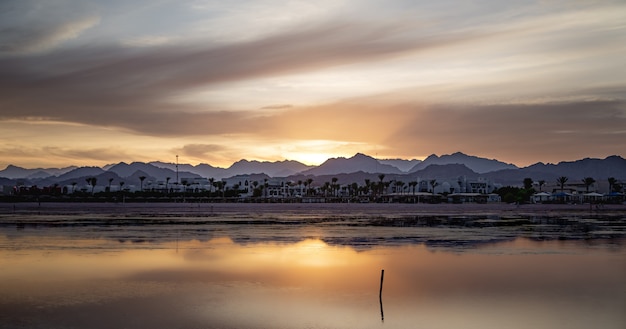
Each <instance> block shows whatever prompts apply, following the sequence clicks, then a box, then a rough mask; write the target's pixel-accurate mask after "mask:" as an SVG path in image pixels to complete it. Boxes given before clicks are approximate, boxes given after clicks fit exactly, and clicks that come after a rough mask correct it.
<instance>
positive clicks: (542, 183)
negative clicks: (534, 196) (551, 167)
mask: <svg viewBox="0 0 626 329" xmlns="http://www.w3.org/2000/svg"><path fill="white" fill-rule="evenodd" d="M538 183H539V192H543V189H542V187H543V186H544V185H546V181H545V180H540V181H539V182H538Z"/></svg>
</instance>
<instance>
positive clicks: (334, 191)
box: [331, 177, 338, 196]
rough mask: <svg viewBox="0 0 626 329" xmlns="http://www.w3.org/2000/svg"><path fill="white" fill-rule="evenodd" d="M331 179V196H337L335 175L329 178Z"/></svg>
mask: <svg viewBox="0 0 626 329" xmlns="http://www.w3.org/2000/svg"><path fill="white" fill-rule="evenodd" d="M331 181H332V182H333V185H332V187H333V189H332V190H333V196H337V190H338V188H337V187H338V186H337V181H338V179H337V177H333V178H331Z"/></svg>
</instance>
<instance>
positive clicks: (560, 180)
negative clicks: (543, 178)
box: [556, 176, 568, 193]
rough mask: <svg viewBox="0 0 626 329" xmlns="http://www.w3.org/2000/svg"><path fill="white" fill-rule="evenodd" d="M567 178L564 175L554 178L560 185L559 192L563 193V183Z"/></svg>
mask: <svg viewBox="0 0 626 329" xmlns="http://www.w3.org/2000/svg"><path fill="white" fill-rule="evenodd" d="M567 181H568V178H567V177H565V176H561V177H559V178H557V179H556V182H557V183H558V184H559V185H560V186H561V193H563V189H564V188H565V183H567Z"/></svg>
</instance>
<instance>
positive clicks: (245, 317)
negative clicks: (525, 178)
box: [0, 236, 626, 328]
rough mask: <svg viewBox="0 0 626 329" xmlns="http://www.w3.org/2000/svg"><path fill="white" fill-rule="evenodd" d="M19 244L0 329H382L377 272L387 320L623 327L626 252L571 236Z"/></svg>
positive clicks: (6, 255) (7, 278)
mask: <svg viewBox="0 0 626 329" xmlns="http://www.w3.org/2000/svg"><path fill="white" fill-rule="evenodd" d="M0 243H1V244H0V245H2V246H10V245H11V243H12V242H11V241H8V240H7V239H6V237H0ZM29 244H30V245H31V247H30V248H28V247H27V246H28V245H29ZM116 244H117V246H116ZM21 246H22V247H21V248H19V249H13V250H12V249H11V248H3V249H2V250H0V263H1V264H2V271H0V282H2V283H3V284H2V285H0V308H3V309H11V310H13V311H14V312H13V313H12V314H13V315H12V316H13V318H11V317H10V316H9V317H8V316H5V317H4V318H3V316H2V315H0V324H1V323H3V322H7V321H17V320H16V319H17V318H18V317H19V316H24V317H28V318H29V320H28V321H31V324H38V323H47V324H52V325H53V326H54V325H55V324H57V323H58V325H59V326H64V325H65V326H72V325H77V324H78V325H82V326H89V327H96V328H97V327H111V326H122V327H142V326H143V327H145V325H150V326H151V327H153V328H166V327H169V328H171V327H194V326H201V327H209V328H212V327H216V328H217V327H226V328H231V327H232V328H242V327H244V328H270V327H271V328H325V327H333V328H354V327H360V328H379V327H381V326H383V324H381V322H380V309H379V307H380V306H379V304H378V288H379V280H380V270H381V269H383V268H384V269H385V282H384V291H383V300H384V309H385V323H384V326H391V327H394V328H416V327H418V328H420V327H423V328H433V327H445V328H494V327H506V328H529V327H531V328H590V327H602V328H622V327H623V325H624V323H626V322H625V321H626V318H625V317H624V314H623V309H624V308H623V307H624V302H625V300H624V292H625V291H624V289H623V288H625V287H624V281H623V277H624V274H626V273H624V261H625V258H624V257H625V256H626V253H625V251H624V250H623V248H618V249H615V250H612V251H611V250H607V249H605V248H590V247H588V246H584V245H581V244H579V243H577V242H557V241H553V242H531V241H528V240H515V241H511V242H506V243H500V244H495V245H488V246H484V247H482V248H480V249H477V250H474V251H472V250H467V251H465V252H462V253H457V252H446V251H442V250H439V251H429V250H428V249H426V248H425V247H424V246H411V245H407V246H400V247H374V248H371V249H368V250H361V251H356V250H355V249H353V248H351V247H346V246H331V245H327V244H325V243H324V242H322V241H321V240H316V239H307V240H304V241H300V242H297V243H250V244H246V245H240V244H236V243H233V241H232V240H230V239H228V238H215V239H211V240H209V241H205V242H201V241H197V240H192V241H172V242H168V243H165V244H151V245H150V246H151V247H150V248H142V244H136V245H134V246H133V245H128V244H127V243H118V242H114V243H112V242H111V241H104V240H81V239H72V240H66V239H65V240H64V239H59V238H54V237H45V236H44V237H42V236H39V237H32V238H29V237H24V238H23V241H21ZM589 269H594V270H593V271H590V270H589ZM6 283H10V284H6ZM51 312H54V314H56V315H55V317H53V318H48V317H49V316H50V315H51V314H52V313H51ZM79 312H80V314H82V315H81V316H77V315H76V314H77V313H79ZM112 314H114V315H115V316H112ZM120 314H123V315H124V316H121V315H120ZM47 321H53V322H47ZM55 321H56V322H55ZM8 323H13V322H8ZM599 324H601V325H599Z"/></svg>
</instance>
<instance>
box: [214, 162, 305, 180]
mask: <svg viewBox="0 0 626 329" xmlns="http://www.w3.org/2000/svg"><path fill="white" fill-rule="evenodd" d="M310 168H311V166H307V165H305V164H303V163H301V162H298V161H293V160H285V161H276V162H268V161H256V160H254V161H248V160H240V161H237V162H235V163H233V165H232V166H230V167H229V168H228V169H227V170H226V171H227V172H228V175H229V176H235V175H243V174H259V173H263V174H267V175H268V176H270V177H286V176H289V175H293V174H296V173H299V172H303V171H305V170H308V169H310Z"/></svg>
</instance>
